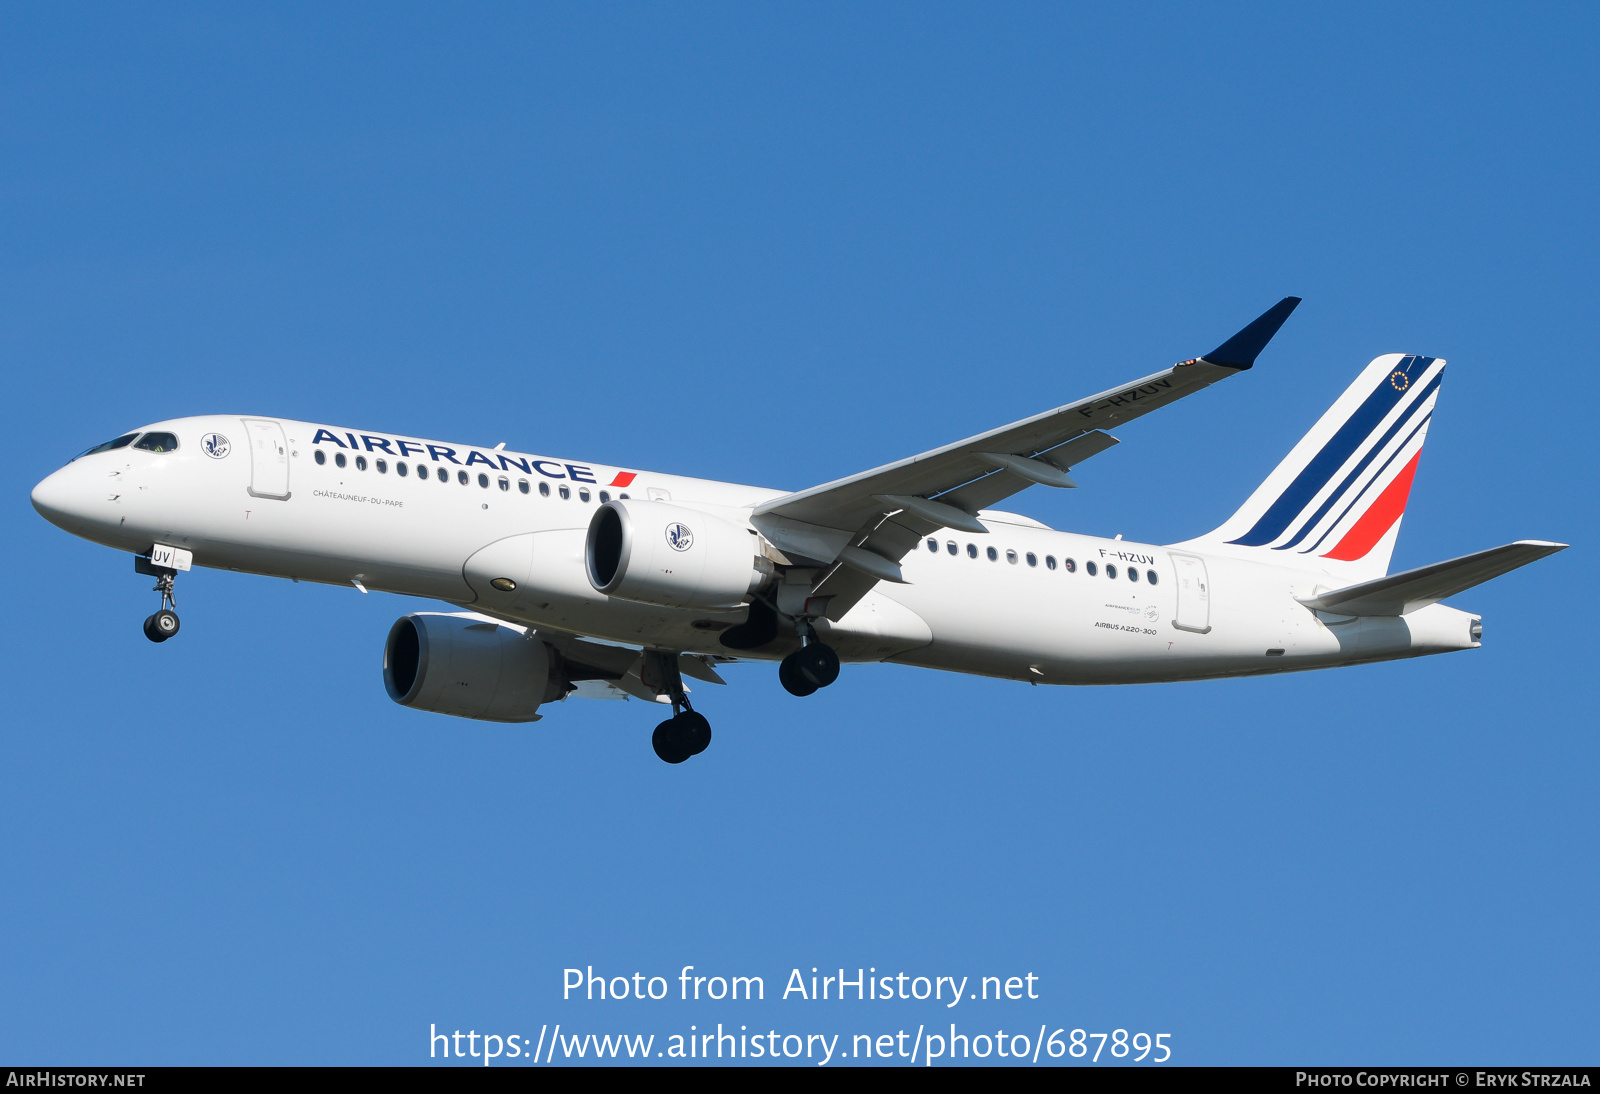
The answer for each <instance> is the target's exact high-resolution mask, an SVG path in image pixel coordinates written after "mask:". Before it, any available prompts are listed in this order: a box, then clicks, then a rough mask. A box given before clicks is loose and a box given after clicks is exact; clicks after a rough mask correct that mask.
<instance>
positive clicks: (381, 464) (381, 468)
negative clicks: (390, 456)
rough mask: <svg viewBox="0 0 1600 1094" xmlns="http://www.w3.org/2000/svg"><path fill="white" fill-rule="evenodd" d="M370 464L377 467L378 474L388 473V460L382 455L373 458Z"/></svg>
mask: <svg viewBox="0 0 1600 1094" xmlns="http://www.w3.org/2000/svg"><path fill="white" fill-rule="evenodd" d="M372 466H373V467H376V468H377V469H378V474H380V475H387V474H388V473H389V461H388V460H386V459H383V458H382V457H379V458H378V459H376V460H373V461H372Z"/></svg>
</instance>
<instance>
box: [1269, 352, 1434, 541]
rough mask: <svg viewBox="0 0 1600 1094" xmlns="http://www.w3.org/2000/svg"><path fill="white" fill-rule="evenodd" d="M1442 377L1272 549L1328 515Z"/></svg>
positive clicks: (1298, 537)
mask: <svg viewBox="0 0 1600 1094" xmlns="http://www.w3.org/2000/svg"><path fill="white" fill-rule="evenodd" d="M1443 379H1444V373H1443V372H1440V373H1438V374H1437V375H1435V376H1434V378H1433V379H1432V380H1429V381H1428V386H1427V387H1425V388H1423V389H1422V391H1421V392H1420V393H1419V394H1418V395H1417V398H1416V401H1415V402H1413V403H1412V404H1411V405H1410V406H1408V407H1406V409H1405V410H1404V411H1403V412H1402V413H1401V414H1400V416H1399V417H1398V418H1396V419H1395V420H1394V424H1393V425H1391V426H1390V427H1389V431H1388V432H1387V433H1385V434H1384V435H1383V438H1382V439H1381V440H1379V441H1378V443H1377V444H1375V445H1373V446H1372V447H1371V448H1370V449H1368V450H1367V454H1366V455H1365V456H1362V457H1361V462H1359V463H1357V464H1356V466H1355V468H1354V469H1353V470H1352V471H1351V472H1350V474H1348V475H1346V476H1345V479H1344V481H1343V482H1341V483H1340V484H1339V488H1338V489H1337V490H1335V491H1334V492H1333V493H1331V494H1329V495H1328V496H1327V498H1326V499H1325V500H1324V501H1323V503H1322V505H1321V507H1320V508H1319V509H1318V510H1317V511H1316V513H1315V514H1314V515H1313V516H1312V518H1311V519H1310V520H1308V521H1306V522H1305V523H1304V524H1303V525H1301V526H1300V530H1299V531H1298V532H1296V533H1295V534H1294V538H1293V539H1291V540H1289V542H1288V543H1285V544H1282V545H1280V546H1278V547H1274V548H1273V550H1274V551H1287V550H1288V549H1289V548H1291V547H1293V546H1295V545H1296V544H1298V543H1299V542H1300V541H1301V540H1303V539H1305V538H1306V536H1308V535H1310V534H1311V529H1313V528H1315V527H1316V526H1317V522H1318V521H1320V520H1321V519H1322V518H1323V517H1325V516H1327V515H1328V510H1330V509H1332V508H1333V507H1334V506H1335V505H1337V504H1338V503H1339V499H1340V498H1342V497H1344V495H1345V493H1346V492H1347V491H1349V489H1350V486H1351V484H1352V483H1354V482H1355V481H1356V479H1358V478H1359V477H1360V476H1361V472H1363V471H1365V470H1366V468H1367V465H1368V464H1370V463H1371V462H1372V461H1373V460H1375V459H1377V458H1378V453H1379V452H1382V451H1383V449H1384V446H1385V445H1387V444H1388V443H1389V442H1390V441H1392V440H1393V439H1394V435H1395V434H1396V433H1398V432H1400V431H1401V430H1402V429H1404V428H1405V425H1406V423H1407V422H1409V421H1410V420H1411V419H1412V418H1413V417H1414V416H1415V415H1416V413H1417V411H1418V410H1419V409H1420V408H1421V407H1422V405H1423V404H1424V403H1426V402H1427V401H1428V397H1429V396H1430V395H1432V394H1433V390H1434V388H1436V387H1438V386H1439V383H1440V381H1442V380H1443Z"/></svg>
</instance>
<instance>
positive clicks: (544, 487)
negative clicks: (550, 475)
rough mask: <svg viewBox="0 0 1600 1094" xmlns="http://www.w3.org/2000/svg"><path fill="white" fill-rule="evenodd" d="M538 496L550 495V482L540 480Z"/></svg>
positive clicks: (545, 496)
mask: <svg viewBox="0 0 1600 1094" xmlns="http://www.w3.org/2000/svg"><path fill="white" fill-rule="evenodd" d="M539 496H540V497H541V498H548V497H549V496H550V484H549V483H547V482H541V483H540V484H539Z"/></svg>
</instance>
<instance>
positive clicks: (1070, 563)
mask: <svg viewBox="0 0 1600 1094" xmlns="http://www.w3.org/2000/svg"><path fill="white" fill-rule="evenodd" d="M1061 568H1062V569H1063V570H1065V571H1067V573H1069V574H1075V573H1077V572H1078V564H1077V562H1076V561H1074V560H1073V559H1070V558H1064V559H1062V560H1061Z"/></svg>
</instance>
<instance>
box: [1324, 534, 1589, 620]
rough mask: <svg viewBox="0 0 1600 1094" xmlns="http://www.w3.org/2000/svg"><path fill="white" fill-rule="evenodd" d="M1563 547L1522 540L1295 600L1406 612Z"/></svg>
mask: <svg viewBox="0 0 1600 1094" xmlns="http://www.w3.org/2000/svg"><path fill="white" fill-rule="evenodd" d="M1566 548H1567V544H1565V543H1546V542H1545V541H1543V540H1538V539H1521V540H1518V541H1517V542H1515V543H1508V544H1506V545H1505V546H1504V547H1491V548H1489V549H1488V550H1487V551H1479V552H1477V553H1476V554H1471V555H1463V556H1462V557H1460V558H1453V559H1451V560H1450V561H1448V562H1435V563H1434V564H1433V565H1432V566H1422V567H1419V568H1417V569H1415V570H1406V571H1405V572H1403V573H1398V574H1390V575H1389V576H1388V577H1380V578H1378V579H1377V580H1376V581H1363V582H1362V583H1361V584H1359V585H1350V586H1348V587H1346V588H1343V589H1335V590H1333V592H1331V593H1323V594H1322V595H1321V596H1313V597H1308V598H1305V599H1302V600H1301V601H1300V603H1302V604H1304V605H1305V606H1306V607H1308V608H1315V609H1317V610H1318V611H1325V612H1333V613H1335V614H1337V615H1405V614H1407V613H1408V612H1414V611H1416V610H1417V609H1418V608H1425V607H1427V606H1428V605H1429V604H1435V603H1438V602H1439V601H1441V600H1443V599H1444V598H1445V597H1447V596H1454V595H1455V594H1456V593H1459V592H1461V591H1463V590H1465V589H1470V588H1472V587H1473V586H1474V585H1482V584H1483V583H1484V582H1485V581H1488V580H1489V579H1490V578H1495V577H1499V576H1500V575H1501V574H1504V573H1510V572H1511V571H1512V570H1515V569H1516V568H1517V567H1519V566H1526V565H1527V564H1528V563H1530V562H1537V561H1538V560H1539V559H1541V558H1544V557H1545V556H1546V555H1553V554H1555V553H1556V552H1557V551H1564V550H1566Z"/></svg>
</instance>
